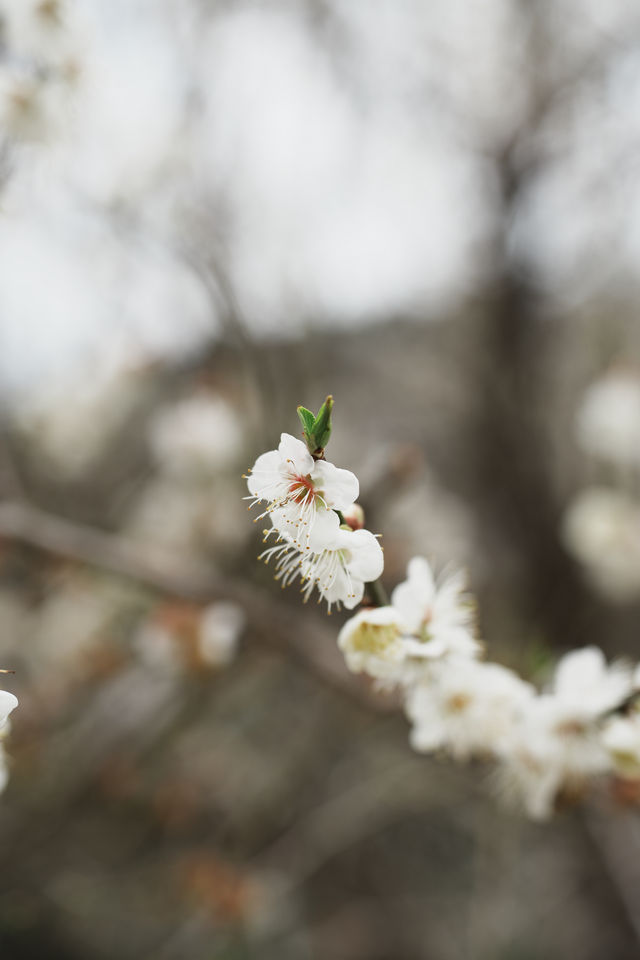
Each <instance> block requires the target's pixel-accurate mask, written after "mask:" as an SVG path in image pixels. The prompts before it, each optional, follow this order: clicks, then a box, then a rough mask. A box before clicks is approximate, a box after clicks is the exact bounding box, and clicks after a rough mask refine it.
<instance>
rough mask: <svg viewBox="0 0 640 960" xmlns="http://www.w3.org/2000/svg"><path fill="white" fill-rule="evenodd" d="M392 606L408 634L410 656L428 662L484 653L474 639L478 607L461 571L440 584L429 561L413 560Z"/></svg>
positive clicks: (393, 594) (392, 596) (407, 648)
mask: <svg viewBox="0 0 640 960" xmlns="http://www.w3.org/2000/svg"><path fill="white" fill-rule="evenodd" d="M391 605H392V607H393V608H394V609H395V611H396V613H397V614H398V617H399V619H400V621H401V623H402V626H403V632H404V633H406V634H408V637H407V639H406V641H405V652H406V654H407V656H412V657H420V658H427V659H428V658H436V657H442V656H443V655H446V654H454V655H459V656H462V657H474V656H476V655H477V654H478V653H480V651H481V646H480V644H479V643H478V641H477V640H476V639H475V638H474V636H473V629H474V608H473V604H472V602H471V599H470V597H468V596H467V595H466V593H465V582H464V574H463V573H462V572H461V571H458V572H456V573H454V574H452V575H451V576H449V577H447V578H446V579H445V580H443V582H442V583H441V584H436V581H435V579H434V576H433V572H432V570H431V567H430V565H429V563H428V561H427V560H425V558H424V557H413V559H412V560H410V561H409V566H408V567H407V579H406V580H405V581H403V583H400V584H398V586H397V587H396V588H395V590H394V591H393V593H392V595H391Z"/></svg>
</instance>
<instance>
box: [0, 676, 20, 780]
mask: <svg viewBox="0 0 640 960" xmlns="http://www.w3.org/2000/svg"><path fill="white" fill-rule="evenodd" d="M17 706H18V698H17V697H15V696H14V695H13V694H12V693H9V692H8V691H7V690H0V737H2V736H4V734H6V733H7V731H8V729H9V714H10V713H11V711H12V710H14V709H15V708H16V707H17ZM8 781H9V768H8V766H7V758H6V756H5V752H4V746H3V745H2V742H1V740H0V793H2V791H3V790H4V788H5V787H6V785H7V783H8Z"/></svg>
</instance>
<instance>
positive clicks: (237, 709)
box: [0, 0, 640, 960]
mask: <svg viewBox="0 0 640 960" xmlns="http://www.w3.org/2000/svg"><path fill="white" fill-rule="evenodd" d="M0 24H1V32H0V148H1V152H0V159H1V164H0V175H1V178H2V193H1V195H0V201H1V210H0V397H1V402H2V408H1V419H0V661H1V664H2V666H4V667H7V668H12V669H15V671H16V674H15V678H11V680H10V681H7V682H6V686H8V687H10V689H11V690H13V691H14V692H15V693H16V694H17V695H18V696H19V698H20V708H19V710H18V711H16V713H15V714H14V725H13V732H12V735H11V738H10V741H9V744H8V748H9V751H10V755H11V781H10V784H9V786H8V788H7V791H6V793H5V794H4V795H3V798H2V802H1V804H0V876H1V878H2V879H1V880H0V952H1V955H2V957H3V958H7V960H27V958H36V957H37V958H42V957H47V958H52V960H76V958H82V960H94V958H95V960H112V958H114V957H118V958H120V960H141V958H147V957H148V958H151V957H153V958H154V960H182V958H187V957H188V958H189V960H209V958H216V960H218V958H219V960H240V958H265V960H269V958H274V960H276V958H277V960H287V958H291V960H305V958H309V960H316V958H318V960H319V958H322V960H325V958H332V960H432V958H434V960H449V958H451V960H458V958H473V960H481V958H487V960H489V958H491V960H497V958H501V960H533V958H545V960H550V958H554V960H555V958H558V960H559V958H565V957H572V958H574V957H580V958H581V960H600V958H602V957H605V956H606V957H608V958H620V960H623V958H631V957H637V955H638V949H639V941H640V899H639V894H638V891H639V890H640V885H639V883H638V881H639V880H640V876H639V868H638V863H639V862H640V856H639V855H638V854H639V852H640V822H639V821H638V816H637V804H638V801H639V799H640V789H639V788H638V786H637V785H636V784H634V783H627V784H626V786H625V788H624V789H623V788H620V795H619V796H618V797H617V798H616V800H617V803H616V804H613V803H612V802H611V800H610V799H608V798H605V797H598V796H597V794H596V796H594V797H593V798H592V800H591V801H590V802H589V804H588V805H587V806H586V807H585V808H582V809H581V810H572V811H566V812H560V813H559V814H558V816H557V817H556V819H555V820H554V821H553V822H552V823H551V824H550V825H545V826H539V825H531V824H529V823H527V822H525V821H523V820H522V819H521V818H520V817H519V816H518V815H515V814H512V813H510V812H508V811H505V810H504V809H502V808H501V807H500V806H499V805H497V804H496V802H495V801H494V799H493V798H492V797H491V795H490V789H489V788H490V783H488V780H489V774H488V772H487V771H486V770H485V769H484V768H483V767H482V766H481V765H477V766H476V765H474V766H472V767H471V768H465V769H462V768H456V767H454V766H452V765H450V764H448V763H446V762H442V761H440V760H438V759H425V758H421V757H417V756H415V755H413V754H412V753H411V751H410V749H409V746H408V743H407V726H406V723H405V721H404V719H403V718H402V716H400V715H399V713H398V712H397V709H396V704H395V702H394V700H393V697H392V696H389V695H386V696H384V695H381V694H379V693H377V692H376V691H374V690H371V689H369V688H368V687H367V686H366V685H365V684H364V683H362V682H360V681H358V680H356V679H354V678H353V677H350V676H349V675H348V674H347V672H346V669H345V667H344V665H343V663H342V659H341V657H340V656H339V655H338V653H337V651H336V648H335V637H336V634H337V629H338V627H339V624H340V623H341V615H338V616H333V617H331V619H328V618H327V616H326V614H325V613H324V612H323V611H322V609H320V608H316V607H315V606H314V607H312V608H307V607H302V606H301V605H300V603H299V598H298V596H297V593H296V591H295V590H293V591H289V592H285V593H281V592H280V590H279V589H277V587H276V585H274V584H273V583H272V581H271V579H270V575H269V571H268V570H265V569H264V568H263V567H261V566H260V565H259V564H257V563H256V560H255V557H256V554H257V552H258V551H259V543H260V538H259V530H258V529H256V527H255V526H254V525H253V524H252V523H251V521H250V517H249V516H248V515H247V513H246V511H245V506H246V505H245V504H244V503H243V502H242V500H241V497H242V496H243V495H244V492H245V491H244V485H243V482H242V481H241V479H240V475H241V473H242V471H243V470H245V469H246V467H247V466H248V464H249V463H251V462H253V460H254V458H255V457H256V456H257V454H258V453H260V452H262V451H263V450H265V449H268V448H270V447H272V446H273V445H274V444H275V443H276V442H277V439H278V435H279V433H280V431H281V430H287V431H289V432H292V433H297V432H298V424H297V418H296V415H295V407H296V405H297V404H299V403H303V404H305V405H307V406H310V407H312V408H314V409H315V408H317V407H318V406H319V404H320V402H321V400H322V399H323V398H324V396H325V395H326V394H327V393H332V394H333V395H334V396H335V398H336V410H335V416H334V422H335V428H334V434H333V438H332V441H331V450H330V454H331V458H332V459H333V460H334V461H335V462H336V463H338V464H340V465H341V466H344V467H348V468H350V469H352V470H354V471H355V472H356V473H357V475H358V476H359V477H360V480H361V489H362V502H363V505H364V507H365V509H366V511H367V519H368V526H369V527H370V528H371V529H373V530H375V531H379V532H381V533H382V534H383V536H384V541H383V542H384V546H385V559H386V570H385V580H386V582H387V585H388V586H392V585H393V584H394V583H395V582H397V581H398V580H399V579H401V578H402V576H403V573H404V568H405V564H406V562H407V560H408V558H409V557H410V556H411V555H412V554H414V553H424V554H426V555H427V556H429V557H430V558H431V559H432V560H433V561H434V562H435V563H436V565H437V566H438V567H439V568H440V569H443V568H445V567H446V565H447V564H451V563H458V564H464V565H466V567H467V568H468V570H469V576H470V582H471V585H472V587H473V589H474V591H475V592H476V593H477V595H478V597H479V601H480V609H479V613H480V622H481V629H482V634H483V636H484V637H485V638H486V639H488V641H489V645H490V652H491V657H492V658H493V659H495V660H498V661H500V662H502V663H505V664H508V665H510V666H513V667H515V668H517V669H519V670H520V671H522V672H523V673H524V674H526V675H527V676H529V677H533V678H536V679H538V680H540V681H543V680H544V678H545V671H546V670H547V668H548V665H549V663H550V662H551V661H552V659H553V657H554V656H555V655H556V653H557V652H559V651H562V650H565V649H569V648H571V647H574V646H581V645H584V644H587V643H597V644H598V645H600V646H602V647H603V648H604V649H605V651H606V652H607V654H608V655H610V656H615V655H627V656H629V657H635V658H637V655H638V654H637V650H638V642H637V623H638V615H639V614H640V555H639V554H638V543H639V542H640V519H639V518H640V510H639V508H638V496H639V495H640V484H639V483H638V475H637V464H634V463H633V462H632V463H630V465H628V468H627V469H624V470H620V469H617V468H616V469H613V468H612V467H611V464H610V463H608V462H607V457H606V456H603V455H602V443H600V441H597V442H595V443H594V442H591V440H589V437H590V436H591V434H589V431H588V430H587V434H586V435H587V441H586V442H585V433H584V430H583V431H582V434H581V433H580V430H579V429H578V431H577V433H576V416H577V415H578V412H579V411H580V409H582V405H583V403H584V401H583V396H584V393H585V390H587V388H588V387H589V385H590V384H591V383H592V382H593V381H600V380H601V378H603V377H606V378H608V379H607V382H611V378H615V377H621V376H622V377H626V378H628V379H629V380H631V381H632V382H633V383H634V384H635V385H636V386H635V387H632V392H633V389H637V382H638V381H637V377H638V363H639V360H640V355H639V351H640V323H639V322H638V320H637V307H638V298H639V296H640V271H639V270H638V263H639V262H640V180H639V178H638V162H639V158H640V111H639V110H638V105H639V104H640V9H638V8H637V7H636V5H634V4H633V3H629V2H623V0H608V2H607V3H603V2H599V0H580V2H578V0H553V2H551V0H538V2H535V3H532V2H530V3H527V2H525V0H519V2H517V0H516V2H514V0H482V2H480V0H431V2H429V3H422V2H419V0H380V2H378V3H376V4H369V3H365V2H363V0H352V2H350V3H349V4H344V3H339V2H337V0H304V2H297V3H292V2H288V0H268V2H262V3H258V2H249V0H247V2H244V0H240V2H235V3H228V2H224V0H180V2H178V0H162V2H158V0H110V2H109V3H106V2H100V0H77V2H75V3H72V2H68V3H65V2H63V0H42V2H34V0H0ZM625 397H627V399H626V400H625V399H624V398H623V400H622V401H621V404H622V410H623V411H624V410H627V411H628V410H629V409H630V407H629V404H630V403H631V406H633V403H632V401H631V400H629V399H628V397H629V395H628V394H625ZM609 409H610V408H609V407H607V411H609ZM616 409H617V411H618V412H617V413H616V414H615V415H614V426H615V422H617V419H616V418H618V416H619V414H620V409H621V408H620V404H619V405H618V408H616ZM608 415H609V414H608V413H606V415H605V417H604V420H605V424H604V427H602V428H599V429H600V432H599V433H598V434H597V436H598V437H602V436H603V435H604V436H605V437H606V436H608V431H609V428H610V424H609V423H608V422H607V416H608ZM596 420H597V416H596ZM634 431H637V432H636V433H635V434H634ZM596 432H597V431H596ZM581 437H582V441H581ZM634 437H637V438H638V439H640V414H638V416H637V417H636V418H635V419H634V418H633V417H630V423H629V429H628V431H627V433H625V434H624V435H623V437H622V440H621V441H620V442H621V444H622V446H623V449H636V447H637V444H635V445H634ZM631 460H633V457H632V458H631ZM594 485H597V487H598V489H600V490H602V488H603V487H604V488H605V489H606V490H607V491H608V495H609V496H610V498H611V497H614V500H615V502H614V503H613V506H611V499H610V500H609V501H607V504H608V506H607V505H605V507H603V506H602V503H603V501H602V498H601V499H600V500H599V501H598V502H597V503H596V501H595V500H593V498H592V499H591V500H590V501H589V503H588V507H589V509H587V507H585V502H586V501H584V500H581V501H580V504H581V510H582V512H580V511H579V510H577V507H576V503H577V502H578V500H577V498H580V497H584V496H585V493H589V491H590V490H591V489H592V487H593V486H594ZM621 498H622V499H624V503H623V502H622V499H621ZM594 504H595V506H594ZM621 504H622V505H621ZM572 511H573V512H572ZM576 511H577V512H576ZM607 511H608V512H607ZM614 807H615V808H614Z"/></svg>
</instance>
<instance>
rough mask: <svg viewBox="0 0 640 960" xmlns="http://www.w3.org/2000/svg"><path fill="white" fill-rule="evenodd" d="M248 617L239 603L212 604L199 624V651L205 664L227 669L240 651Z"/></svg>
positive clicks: (205, 610)
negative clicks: (239, 643) (241, 636)
mask: <svg viewBox="0 0 640 960" xmlns="http://www.w3.org/2000/svg"><path fill="white" fill-rule="evenodd" d="M245 621H246V617H245V615H244V613H243V611H242V609H241V608H240V607H239V606H238V605H237V603H223V602H218V603H211V604H209V606H207V607H205V609H204V610H203V611H202V615H201V617H200V621H199V623H198V649H199V651H200V655H201V657H202V659H203V660H204V662H205V663H207V664H209V666H212V667H226V666H227V665H228V664H230V663H231V661H232V660H233V658H234V657H235V655H236V651H237V649H238V642H239V640H240V634H241V633H242V630H243V629H244V625H245Z"/></svg>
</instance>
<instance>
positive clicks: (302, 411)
mask: <svg viewBox="0 0 640 960" xmlns="http://www.w3.org/2000/svg"><path fill="white" fill-rule="evenodd" d="M298 416H299V417H300V423H301V424H302V429H303V430H304V438H305V440H306V441H307V445H309V444H310V443H311V435H312V433H313V425H314V423H315V422H316V415H315V413H312V412H311V410H307V408H306V407H302V406H300V407H298Z"/></svg>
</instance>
